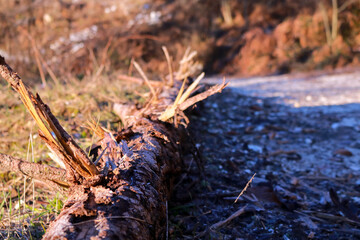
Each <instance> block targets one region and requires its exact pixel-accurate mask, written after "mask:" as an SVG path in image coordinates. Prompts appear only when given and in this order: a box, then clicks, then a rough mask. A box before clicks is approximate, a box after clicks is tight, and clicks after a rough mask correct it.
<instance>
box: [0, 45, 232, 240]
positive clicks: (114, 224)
mask: <svg viewBox="0 0 360 240" xmlns="http://www.w3.org/2000/svg"><path fill="white" fill-rule="evenodd" d="M188 55H191V53H190V51H188V52H187V54H186V56H184V57H186V59H189V56H188ZM189 63H190V60H187V61H184V62H183V64H189ZM180 69H181V72H182V74H183V73H184V71H185V73H184V74H185V75H184V76H189V74H188V73H186V69H187V66H185V65H181V66H180ZM0 74H1V76H2V77H3V78H5V79H6V80H7V81H8V82H9V83H10V85H11V86H12V87H13V88H14V90H15V91H16V92H18V93H19V94H20V96H21V100H22V101H23V103H24V104H25V106H26V108H27V109H28V110H29V112H30V114H31V115H32V116H33V118H34V119H35V121H36V123H37V125H38V126H39V129H40V130H39V131H40V136H41V137H42V139H43V140H44V141H45V142H46V144H47V145H48V146H49V148H51V150H53V152H54V153H55V154H56V155H57V157H59V158H60V159H61V160H62V161H63V163H64V165H65V166H66V175H65V176H66V181H63V180H64V177H65V176H64V174H65V172H64V170H58V169H55V168H51V167H49V166H44V165H34V164H30V165H29V166H30V167H29V168H30V169H32V168H34V169H35V168H39V170H38V171H33V170H31V171H30V172H29V171H27V172H25V171H24V169H23V168H20V167H19V168H17V170H19V172H20V173H23V174H25V175H28V176H31V177H34V178H40V177H39V176H37V175H38V173H41V172H42V171H43V170H44V169H43V168H47V169H48V170H47V171H48V172H49V174H51V172H53V173H54V175H53V177H54V178H52V177H49V178H47V179H46V180H49V181H52V182H55V183H56V184H59V183H60V182H59V180H61V184H64V186H68V187H69V191H68V196H67V200H66V202H65V203H64V207H63V209H62V211H61V213H60V214H59V215H58V216H57V218H56V219H55V220H54V221H53V222H52V223H51V224H50V227H49V228H48V230H47V232H46V233H45V235H44V237H43V239H79V240H80V239H81V240H83V239H165V238H166V231H167V230H166V203H167V200H168V199H169V198H170V194H171V191H172V189H173V185H174V180H175V178H176V176H178V175H179V173H181V171H182V169H183V167H184V164H183V162H182V159H181V157H180V152H179V149H180V147H179V146H178V145H179V143H181V142H182V139H181V137H180V136H186V134H182V131H184V128H183V127H182V126H181V125H178V124H174V125H173V124H170V122H171V119H172V118H175V117H176V121H181V116H185V115H184V114H183V111H184V110H185V109H187V108H188V107H190V106H191V105H192V104H195V103H196V102H198V101H201V100H203V99H205V98H206V97H208V96H210V95H212V94H215V93H216V92H220V91H221V90H222V89H223V88H224V87H225V86H226V84H225V82H224V83H223V84H220V85H217V86H214V87H212V88H210V89H209V90H207V91H205V92H203V93H200V94H198V95H196V96H193V97H190V96H191V94H192V93H193V91H194V90H195V89H196V86H197V85H198V83H199V82H200V80H201V78H202V77H203V74H202V75H200V76H199V77H198V79H197V80H196V81H195V82H196V83H195V84H194V83H193V84H192V85H190V86H189V88H187V89H186V90H185V87H186V77H185V80H184V81H183V82H181V80H178V79H174V84H173V86H172V87H171V88H169V87H168V86H163V89H160V88H158V89H156V90H155V89H153V86H152V85H151V84H150V83H149V84H148V86H149V88H150V89H151V92H152V95H153V96H152V99H156V101H150V102H149V104H148V105H147V107H146V109H144V110H141V109H140V110H137V109H136V108H135V107H134V106H131V105H130V106H129V108H128V110H126V109H125V110H124V111H123V112H126V115H128V116H129V117H127V116H125V117H124V116H122V117H123V119H124V121H126V122H127V123H126V126H127V127H126V128H124V129H122V130H121V131H120V132H119V133H117V134H115V133H114V134H113V133H111V132H107V131H105V129H102V128H101V127H98V126H96V125H94V123H92V124H91V123H90V124H89V125H90V127H93V128H96V133H97V134H98V135H99V136H100V137H101V138H102V140H101V141H100V144H99V146H98V153H99V154H98V156H100V157H99V158H98V159H97V160H96V164H94V163H93V162H92V161H91V160H90V159H89V158H88V157H87V155H86V154H85V152H84V151H83V150H82V149H81V148H80V147H79V146H78V145H77V144H76V142H75V141H74V140H73V139H72V138H71V136H70V135H69V134H68V133H67V132H66V131H65V130H64V129H63V128H62V127H61V125H60V123H59V122H58V120H57V119H56V118H55V116H53V115H52V113H51V111H50V109H49V107H48V106H47V105H45V104H44V103H43V102H42V100H41V98H40V97H39V96H38V95H36V96H34V95H33V94H32V93H31V92H30V91H29V89H28V88H27V87H26V86H25V85H24V84H23V82H22V80H21V78H20V77H19V76H18V75H17V74H16V73H15V72H14V71H13V70H12V69H11V68H10V67H9V66H8V65H7V64H6V62H5V59H4V58H3V57H1V56H0ZM146 80H147V79H145V81H146ZM154 86H155V85H154ZM161 90H162V91H161ZM159 92H160V94H159ZM119 115H122V114H121V113H119ZM177 116H179V117H177ZM175 126H180V127H175ZM3 161H6V163H4V162H3ZM4 164H5V165H6V164H7V165H8V166H10V165H11V164H20V165H24V164H25V163H23V162H20V160H18V159H17V160H16V159H15V160H14V159H13V158H11V157H5V156H4V155H0V166H2V165H4ZM20 165H19V166H20ZM25 165H26V164H25ZM25 165H24V166H25ZM40 166H41V167H40ZM14 170H16V169H14ZM57 171H58V172H57ZM63 182H64V183H63ZM66 184H68V185H66Z"/></svg>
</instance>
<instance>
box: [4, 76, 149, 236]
mask: <svg viewBox="0 0 360 240" xmlns="http://www.w3.org/2000/svg"><path fill="white" fill-rule="evenodd" d="M2 83H3V85H1V86H0V91H1V94H0V102H1V104H0V147H1V149H2V153H6V154H9V155H12V156H16V157H20V158H23V159H26V160H28V161H35V162H40V161H41V162H43V163H49V164H50V165H53V166H56V163H55V162H53V160H51V158H50V157H49V150H48V149H47V147H46V146H45V144H44V143H43V142H42V141H41V140H40V138H39V136H38V133H37V126H36V124H35V121H34V120H32V118H31V116H30V114H28V113H27V112H26V109H25V107H24V106H23V104H22V103H21V101H20V99H19V98H18V96H17V95H16V94H15V93H14V91H13V90H12V89H11V88H10V87H9V86H7V85H4V82H2ZM147 91H148V90H147V89H146V88H145V87H142V86H139V85H131V84H127V83H126V82H124V81H119V80H116V75H115V74H114V75H112V76H110V77H106V76H102V75H100V76H99V77H97V78H94V77H92V76H90V77H86V78H84V79H82V80H79V79H75V78H71V79H67V83H66V84H64V85H57V86H54V87H52V86H48V87H47V88H38V89H36V91H35V92H38V93H39V94H40V95H41V96H42V98H43V100H44V101H45V102H46V103H48V104H49V106H50V107H51V109H52V110H53V113H54V114H55V116H57V117H58V119H59V120H60V122H61V124H63V126H64V127H65V129H66V130H67V131H68V132H69V133H71V134H72V135H73V136H74V138H75V139H76V141H77V142H78V143H79V144H80V146H81V147H82V148H83V149H86V148H87V147H89V146H91V145H92V143H94V142H95V141H96V139H97V137H96V136H94V135H95V134H94V132H93V131H92V130H90V129H88V128H87V127H85V126H86V121H87V120H89V119H96V120H97V121H99V122H100V124H101V125H102V126H105V127H106V128H108V129H112V130H117V129H118V128H119V127H120V126H121V122H120V119H119V117H118V116H117V115H116V114H114V113H113V112H112V103H114V102H121V101H137V102H141V101H142V98H141V97H140V96H139V95H141V94H143V93H145V92H147ZM135 93H137V94H139V95H137V94H135ZM51 190H52V189H51V188H50V187H49V186H46V185H45V184H44V183H42V182H39V181H35V180H32V179H29V178H25V177H23V176H20V175H16V174H13V173H9V172H3V173H0V209H1V210H0V239H38V238H40V237H41V235H42V234H43V233H44V231H45V229H46V227H47V225H48V223H49V221H50V220H51V219H53V218H54V217H55V216H56V215H57V214H58V213H59V211H60V209H61V208H62V202H63V201H64V196H63V195H62V194H61V193H54V192H53V191H51Z"/></svg>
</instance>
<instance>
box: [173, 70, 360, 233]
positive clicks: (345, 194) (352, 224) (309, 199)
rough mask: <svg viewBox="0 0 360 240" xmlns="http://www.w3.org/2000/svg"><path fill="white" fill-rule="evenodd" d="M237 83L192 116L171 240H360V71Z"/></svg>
mask: <svg viewBox="0 0 360 240" xmlns="http://www.w3.org/2000/svg"><path fill="white" fill-rule="evenodd" d="M207 81H208V82H209V83H214V82H217V81H219V80H217V79H216V78H213V79H208V80H207ZM230 82H231V84H230V88H229V89H227V90H225V91H224V92H223V93H222V94H218V95H216V96H213V97H211V98H210V99H208V100H206V101H205V102H204V103H203V105H201V106H200V107H199V110H198V111H196V114H195V115H193V117H192V118H191V125H190V132H191V134H192V135H193V137H194V141H195V143H196V146H197V147H198V149H199V155H200V160H202V161H203V163H204V169H203V174H199V172H200V173H201V169H199V168H198V167H197V165H196V164H195V163H196V162H197V161H196V159H193V158H191V157H188V158H187V161H188V164H189V169H188V171H187V172H186V173H185V174H184V175H183V178H182V183H181V184H179V185H178V187H177V188H176V191H175V194H174V199H173V202H172V203H171V205H170V228H169V232H170V236H171V238H172V239H193V238H194V237H197V238H200V239H202V238H204V239H359V238H360V231H359V230H358V229H359V227H360V221H359V212H360V211H359V207H360V178H359V170H360V162H359V157H358V156H359V154H360V105H359V103H360V77H359V72H356V71H354V70H350V71H345V72H344V71H342V72H341V73H339V72H338V73H337V72H333V73H326V72H317V73H313V74H306V75H305V74H302V75H301V74H298V75H283V76H275V77H265V78H249V79H233V80H230ZM255 173H256V175H255V177H254V179H253V180H252V183H251V184H250V187H249V188H247V190H246V192H245V193H244V194H243V195H242V196H241V197H240V198H239V199H238V201H237V202H236V203H235V200H236V199H237V197H238V195H239V194H240V192H241V191H242V189H244V187H245V185H246V183H247V182H248V181H249V180H250V179H251V177H252V176H253V175H254V174H255ZM201 176H203V177H201ZM234 213H235V214H236V213H237V215H239V216H237V217H235V218H233V219H231V218H230V219H228V218H229V217H230V216H231V215H232V214H234ZM224 220H225V222H221V221H224Z"/></svg>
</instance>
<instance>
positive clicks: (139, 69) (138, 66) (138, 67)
mask: <svg viewBox="0 0 360 240" xmlns="http://www.w3.org/2000/svg"><path fill="white" fill-rule="evenodd" d="M133 64H134V67H135V68H136V70H137V71H138V72H139V73H140V75H141V77H142V78H143V79H144V81H145V83H146V85H147V86H148V87H149V88H150V91H151V94H152V95H153V96H154V97H155V100H156V98H157V97H156V92H155V89H154V88H153V86H152V85H151V84H150V81H149V79H148V77H147V76H146V75H145V73H144V71H143V70H142V69H141V67H140V65H139V64H138V63H137V62H136V61H135V60H134V61H133Z"/></svg>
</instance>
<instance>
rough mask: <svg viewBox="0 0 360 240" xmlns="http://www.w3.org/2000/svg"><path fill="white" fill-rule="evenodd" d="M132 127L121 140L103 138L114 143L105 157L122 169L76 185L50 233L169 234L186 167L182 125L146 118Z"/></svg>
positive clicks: (154, 236)
mask: <svg viewBox="0 0 360 240" xmlns="http://www.w3.org/2000/svg"><path fill="white" fill-rule="evenodd" d="M131 129H132V132H133V135H132V136H131V137H130V138H129V139H128V141H126V142H125V141H124V140H123V141H121V142H120V144H118V145H117V146H116V145H115V143H114V142H112V141H111V138H108V140H105V141H104V140H103V142H102V146H107V145H109V146H110V145H113V146H111V148H109V149H108V150H106V151H107V152H106V153H105V154H104V155H105V157H103V159H108V160H110V161H112V162H113V163H114V164H115V166H116V169H115V170H113V169H111V171H110V170H109V173H108V175H107V176H106V177H105V179H104V181H103V182H102V183H101V184H99V185H97V186H83V185H77V186H74V187H73V188H72V189H71V190H70V192H71V194H70V195H69V198H68V200H67V201H66V203H65V206H64V209H63V210H62V212H61V214H60V215H59V216H58V218H57V219H56V220H55V221H54V222H53V223H52V224H51V225H50V227H49V229H48V231H47V233H46V235H45V236H44V239H61V238H64V239H163V238H164V236H165V233H166V222H165V219H166V207H165V206H166V201H167V199H168V198H169V194H170V191H171V185H172V182H173V180H174V177H175V176H176V175H177V173H178V172H179V171H180V170H181V167H182V161H181V158H180V155H179V146H178V145H177V144H176V143H177V142H178V141H179V137H178V132H177V131H178V130H176V129H173V128H172V127H171V125H167V126H164V124H163V123H159V122H152V121H149V120H148V119H146V118H141V119H137V120H136V122H134V124H133V125H132V126H131ZM105 139H106V138H105ZM119 152H120V154H119ZM106 155H107V156H106ZM114 155H117V156H114ZM106 164H107V163H106V162H103V163H102V165H106ZM108 165H111V164H108ZM109 168H112V167H111V166H109Z"/></svg>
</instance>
